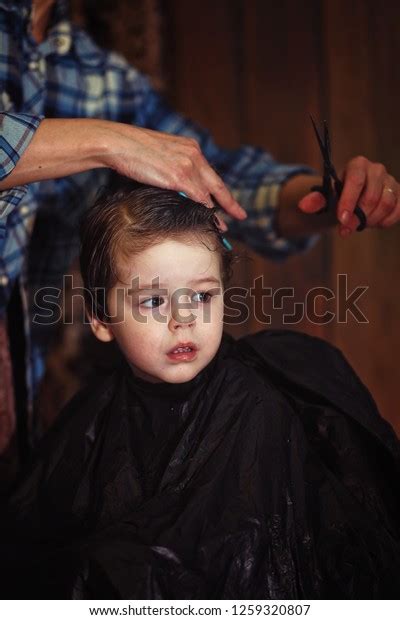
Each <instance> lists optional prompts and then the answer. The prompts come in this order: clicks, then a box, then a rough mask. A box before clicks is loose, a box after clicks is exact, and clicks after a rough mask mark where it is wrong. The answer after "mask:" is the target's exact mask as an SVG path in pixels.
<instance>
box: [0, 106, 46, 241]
mask: <svg viewBox="0 0 400 620" xmlns="http://www.w3.org/2000/svg"><path fill="white" fill-rule="evenodd" d="M42 118H43V117H41V116H33V115H31V114H15V113H10V112H2V113H0V180H3V179H4V178H5V177H6V176H8V175H9V174H10V173H11V172H12V171H13V170H14V168H15V166H16V165H17V163H18V161H19V159H20V157H21V155H22V153H23V152H24V151H25V149H26V148H27V146H28V145H29V143H30V141H31V140H32V138H33V136H34V134H35V131H36V129H37V128H38V126H39V124H40V121H41V120H42ZM26 191H27V187H26V186H25V185H22V186H18V187H13V188H11V189H8V190H3V191H0V238H1V228H2V227H3V228H4V219H3V218H5V217H6V216H7V215H8V214H9V213H10V212H11V211H12V210H13V209H14V207H16V206H17V205H18V204H19V202H20V200H21V198H22V197H23V196H24V195H25V194H26ZM2 225H3V226H2ZM3 232H4V231H3Z"/></svg>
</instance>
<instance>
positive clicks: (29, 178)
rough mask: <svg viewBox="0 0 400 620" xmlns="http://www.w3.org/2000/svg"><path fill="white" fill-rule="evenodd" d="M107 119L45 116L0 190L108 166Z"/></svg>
mask: <svg viewBox="0 0 400 620" xmlns="http://www.w3.org/2000/svg"><path fill="white" fill-rule="evenodd" d="M105 133H106V121H101V120H94V119H82V120H81V119H44V120H43V121H42V122H41V124H40V125H39V127H38V128H37V130H36V132H35V135H34V136H33V138H32V140H31V142H30V144H29V146H28V147H27V149H26V150H25V152H24V153H23V154H22V156H21V158H20V160H19V161H18V163H17V165H16V166H15V168H14V170H13V171H12V172H11V173H10V174H9V175H8V176H7V177H6V178H5V179H3V180H2V181H1V182H0V190H6V189H10V188H11V187H15V186H17V185H25V184H26V183H33V182H35V181H42V180H44V179H57V178H59V177H64V176H67V175H70V174H75V173H77V172H84V171H85V170H90V169H92V168H100V167H104V166H105V163H104V161H105V155H106V150H107V145H106V141H105V138H104V136H105Z"/></svg>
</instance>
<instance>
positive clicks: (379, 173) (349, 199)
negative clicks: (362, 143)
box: [298, 156, 400, 237]
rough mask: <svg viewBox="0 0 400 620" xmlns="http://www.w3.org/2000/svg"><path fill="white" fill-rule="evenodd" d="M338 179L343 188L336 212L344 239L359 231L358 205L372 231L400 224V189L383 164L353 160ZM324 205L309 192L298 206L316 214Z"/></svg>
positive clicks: (366, 160) (364, 158)
mask: <svg viewBox="0 0 400 620" xmlns="http://www.w3.org/2000/svg"><path fill="white" fill-rule="evenodd" d="M339 176H340V178H341V179H342V181H343V184H344V186H343V192H342V195H341V197H340V200H339V202H338V205H337V212H336V217H337V220H338V221H339V224H340V228H339V232H340V234H341V236H343V237H347V236H349V235H351V234H352V233H353V232H354V231H355V230H356V229H357V226H358V225H359V220H358V217H357V216H356V215H354V209H355V208H356V206H357V205H358V206H359V207H361V208H362V210H363V211H364V213H365V215H366V218H367V226H368V227H369V228H388V227H389V226H393V224H396V223H397V222H398V221H399V220H400V185H399V184H398V183H397V181H396V179H395V178H394V177H393V176H392V175H390V174H389V173H388V172H387V170H386V168H385V166H384V165H383V164H380V163H374V162H371V161H369V160H368V159H367V158H366V157H362V156H359V157H354V158H353V159H351V160H350V161H349V162H348V164H347V165H346V166H345V168H344V170H343V172H342V174H341V175H339ZM325 204H326V200H325V198H324V197H323V196H322V194H320V193H319V192H310V193H308V194H307V195H306V196H304V198H303V199H302V200H300V201H299V203H298V206H299V208H300V209H301V211H303V212H304V213H317V212H318V211H320V210H321V209H322V208H323V207H324V206H325Z"/></svg>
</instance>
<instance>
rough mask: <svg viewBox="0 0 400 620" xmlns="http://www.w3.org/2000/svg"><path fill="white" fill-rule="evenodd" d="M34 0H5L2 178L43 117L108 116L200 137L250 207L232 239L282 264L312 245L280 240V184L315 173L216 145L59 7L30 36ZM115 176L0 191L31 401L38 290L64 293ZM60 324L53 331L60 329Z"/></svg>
mask: <svg viewBox="0 0 400 620" xmlns="http://www.w3.org/2000/svg"><path fill="white" fill-rule="evenodd" d="M30 13H31V2H30V1H29V0H20V1H19V2H12V1H6V2H3V1H0V36H1V56H0V110H1V113H0V126H1V138H0V179H3V178H4V177H6V176H7V175H8V174H9V173H10V172H11V171H12V170H13V169H14V166H16V165H17V164H18V160H19V158H20V157H21V155H22V153H23V152H24V150H25V149H26V148H27V147H28V145H29V143H30V140H31V139H32V137H33V136H34V134H35V131H36V129H37V127H38V126H39V124H40V122H41V120H42V119H43V118H46V117H49V118H102V119H108V120H112V121H120V122H124V123H132V124H134V125H137V126H140V127H147V128H150V129H155V130H160V131H164V132H169V133H174V134H179V135H184V136H190V137H193V138H195V139H196V140H198V142H199V143H200V146H201V148H202V150H203V153H204V154H205V156H206V158H207V159H208V161H209V162H210V163H211V164H212V165H213V166H214V168H215V169H216V170H217V171H218V172H219V173H220V174H221V176H222V178H223V179H224V181H225V183H226V184H227V185H228V186H229V187H230V188H231V190H232V191H233V193H234V195H235V197H236V198H237V199H238V200H239V202H240V203H241V205H242V206H243V207H244V208H245V209H246V210H247V213H248V218H247V220H246V221H240V222H239V221H237V220H233V219H232V218H230V217H229V216H227V215H224V219H225V221H226V222H227V223H228V226H229V235H230V236H231V237H233V238H236V239H238V240H240V241H243V242H245V243H247V244H248V245H249V246H250V247H251V248H252V249H253V250H255V251H256V252H258V253H259V254H261V255H263V256H265V257H268V258H272V259H283V258H286V257H287V256H288V255H289V254H291V253H295V252H299V251H301V250H304V249H306V248H307V247H309V245H310V244H311V243H312V241H313V239H302V240H299V241H296V242H292V241H288V240H287V239H283V238H279V236H278V235H277V233H276V230H275V228H274V221H275V213H276V209H275V207H276V205H277V198H278V193H279V189H280V186H281V185H282V184H283V183H284V182H285V181H287V179H288V178H289V177H291V176H292V175H296V174H300V173H311V172H313V171H312V170H311V169H310V168H308V167H306V166H295V165H282V164H279V163H277V162H276V161H274V159H273V158H272V157H271V155H270V154H269V153H267V152H265V151H264V150H262V149H260V148H254V147H252V146H241V147H240V148H238V149H236V150H228V149H224V148H221V147H219V146H217V145H216V144H215V143H214V141H213V139H212V137H211V136H210V134H209V133H208V132H206V131H204V130H203V129H202V128H200V127H199V126H198V125H197V124H195V123H193V122H192V121H190V120H188V119H187V118H184V117H183V116H181V115H179V114H177V113H176V112H175V111H174V110H173V109H171V108H170V107H169V106H168V104H167V103H166V101H164V100H163V99H162V97H161V96H160V95H159V94H158V93H157V92H155V91H154V90H153V88H152V87H151V85H150V82H149V80H148V79H147V78H146V77H145V76H144V75H142V74H141V73H139V72H138V71H137V70H136V69H135V68H134V67H132V66H131V65H129V64H128V63H127V62H126V61H125V60H124V59H123V58H122V57H121V56H119V55H118V54H116V53H112V52H111V53H110V52H108V51H104V50H102V49H100V48H99V47H97V45H95V44H94V42H93V41H92V40H91V39H90V37H89V36H88V35H87V34H86V33H85V32H83V31H82V30H81V29H79V28H77V27H75V26H73V25H72V24H71V23H70V21H69V20H68V16H67V12H66V7H65V3H64V2H58V3H57V4H56V7H55V11H54V14H53V19H52V23H51V26H50V29H49V31H48V35H47V38H46V40H45V41H43V42H42V43H40V44H37V43H36V42H35V41H34V39H33V38H32V36H31V34H30V32H29V23H30ZM108 174H109V172H108V171H105V170H93V171H89V172H85V173H81V174H76V175H73V176H69V177H66V178H63V179H57V180H52V181H43V182H38V183H32V184H30V185H29V186H23V187H15V188H13V189H12V190H6V191H3V192H0V313H2V314H3V315H4V311H5V308H6V305H7V301H8V299H9V296H10V292H11V289H12V287H13V285H14V283H15V280H16V279H17V278H19V283H20V287H21V293H22V296H23V301H24V307H25V309H26V325H25V327H26V336H27V342H28V348H27V350H28V353H27V356H28V360H27V382H28V388H29V394H30V402H31V403H32V400H33V397H34V395H35V392H36V389H37V386H38V383H39V381H40V379H41V377H42V375H43V371H44V360H45V354H46V350H47V348H48V344H49V339H50V337H51V335H52V332H53V329H52V327H51V326H43V325H37V323H36V322H35V321H34V320H33V317H34V315H35V313H36V311H37V308H36V307H35V292H36V291H37V290H38V289H39V288H42V287H60V286H61V279H62V276H63V274H65V273H67V271H68V267H69V266H70V264H71V261H72V260H73V258H74V257H75V256H76V254H77V251H78V234H77V231H78V222H79V219H80V217H81V215H82V212H83V211H84V209H85V208H86V206H87V205H88V204H89V203H90V202H91V201H92V200H93V198H94V195H95V194H96V191H97V190H98V188H99V186H100V185H103V184H104V183H105V182H106V181H107V175H108ZM53 327H54V326H53Z"/></svg>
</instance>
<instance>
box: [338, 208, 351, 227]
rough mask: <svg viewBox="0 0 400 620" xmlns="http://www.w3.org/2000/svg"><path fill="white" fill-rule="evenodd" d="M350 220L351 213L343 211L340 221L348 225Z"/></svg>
mask: <svg viewBox="0 0 400 620" xmlns="http://www.w3.org/2000/svg"><path fill="white" fill-rule="evenodd" d="M349 219H350V211H343V213H342V214H341V215H340V221H341V222H342V224H347V222H348V221H349Z"/></svg>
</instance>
